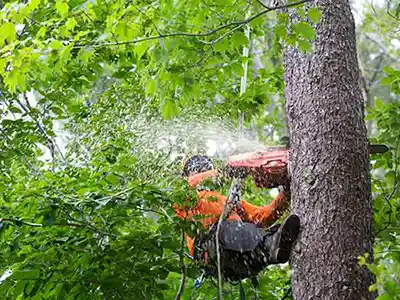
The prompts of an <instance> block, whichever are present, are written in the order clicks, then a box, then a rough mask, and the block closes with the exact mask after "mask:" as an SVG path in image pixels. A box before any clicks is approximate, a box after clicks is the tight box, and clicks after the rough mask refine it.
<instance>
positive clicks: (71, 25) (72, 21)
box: [65, 18, 77, 31]
mask: <svg viewBox="0 0 400 300" xmlns="http://www.w3.org/2000/svg"><path fill="white" fill-rule="evenodd" d="M76 24H77V22H76V20H75V19H74V18H69V19H68V20H67V22H65V26H66V28H67V29H68V30H69V31H72V30H74V28H75V26H76Z"/></svg>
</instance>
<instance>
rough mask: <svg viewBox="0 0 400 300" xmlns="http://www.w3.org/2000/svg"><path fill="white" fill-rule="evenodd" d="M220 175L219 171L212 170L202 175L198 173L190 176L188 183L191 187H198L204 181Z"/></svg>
mask: <svg viewBox="0 0 400 300" xmlns="http://www.w3.org/2000/svg"><path fill="white" fill-rule="evenodd" d="M218 175H219V171H218V170H210V171H206V172H202V173H198V174H195V175H193V176H190V177H188V178H187V181H188V183H189V185H190V186H192V187H196V186H197V185H198V184H200V183H201V182H202V181H204V180H206V179H208V178H216V177H217V176H218Z"/></svg>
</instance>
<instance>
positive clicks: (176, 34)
mask: <svg viewBox="0 0 400 300" xmlns="http://www.w3.org/2000/svg"><path fill="white" fill-rule="evenodd" d="M310 1H311V0H302V1H298V2H294V3H289V4H285V5H277V6H274V7H269V8H266V9H264V10H262V11H261V12H259V13H257V14H255V15H254V16H252V17H249V18H247V19H244V20H242V21H235V22H231V23H227V24H224V25H221V26H219V27H217V28H215V29H212V30H209V31H206V32H199V33H191V32H174V33H165V34H159V35H153V36H148V37H142V38H138V39H134V40H130V41H122V42H115V43H101V44H98V43H95V42H94V43H86V44H77V45H75V46H74V48H83V47H87V46H91V47H107V46H118V45H126V44H137V43H140V42H145V41H150V40H155V39H160V38H168V37H206V36H210V35H213V34H215V33H217V32H219V31H221V30H224V29H227V28H230V27H233V29H231V30H229V31H228V32H227V33H225V34H223V35H222V36H221V37H219V38H217V39H215V40H214V41H213V42H204V41H203V43H205V44H215V43H216V42H218V41H220V40H221V39H222V38H224V37H225V36H227V35H228V34H229V33H232V32H233V31H235V30H237V29H239V28H240V27H242V26H244V25H246V24H248V23H250V22H251V21H253V20H255V19H257V18H258V17H260V16H262V15H264V14H266V13H268V12H270V11H273V10H279V9H282V8H291V7H295V6H298V5H301V4H304V3H307V2H310Z"/></svg>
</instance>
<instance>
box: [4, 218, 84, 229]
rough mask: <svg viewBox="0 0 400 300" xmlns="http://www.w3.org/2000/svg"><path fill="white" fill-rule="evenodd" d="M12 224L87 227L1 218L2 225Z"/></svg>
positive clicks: (74, 224) (75, 224)
mask: <svg viewBox="0 0 400 300" xmlns="http://www.w3.org/2000/svg"><path fill="white" fill-rule="evenodd" d="M3 222H5V223H9V224H10V223H12V224H13V225H17V226H18V225H21V224H22V225H27V226H31V227H48V226H66V227H86V226H85V224H77V223H54V224H48V225H47V224H40V223H31V222H27V221H23V220H18V219H12V218H0V223H3Z"/></svg>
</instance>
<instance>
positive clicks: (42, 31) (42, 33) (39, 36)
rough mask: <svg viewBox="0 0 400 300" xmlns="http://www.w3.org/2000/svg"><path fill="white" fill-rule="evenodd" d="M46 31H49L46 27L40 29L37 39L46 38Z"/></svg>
mask: <svg viewBox="0 0 400 300" xmlns="http://www.w3.org/2000/svg"><path fill="white" fill-rule="evenodd" d="M46 31H47V28H46V27H40V29H39V31H38V32H37V33H36V38H37V39H40V38H44V37H45V36H46Z"/></svg>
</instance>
